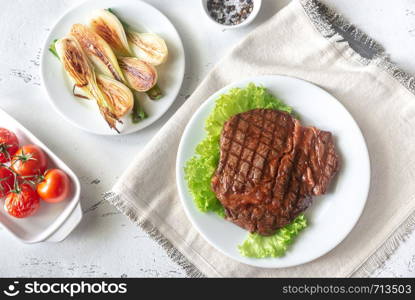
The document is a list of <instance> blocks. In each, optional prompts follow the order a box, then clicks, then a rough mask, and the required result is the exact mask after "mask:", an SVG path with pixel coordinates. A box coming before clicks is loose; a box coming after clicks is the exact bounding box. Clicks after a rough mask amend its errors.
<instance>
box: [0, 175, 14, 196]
mask: <svg viewBox="0 0 415 300" xmlns="http://www.w3.org/2000/svg"><path fill="white" fill-rule="evenodd" d="M13 188H14V175H13V173H12V172H11V171H10V170H9V169H7V168H6V167H0V198H3V197H5V196H6V195H7V194H8V193H9V192H10V191H11V190H12V189H13Z"/></svg>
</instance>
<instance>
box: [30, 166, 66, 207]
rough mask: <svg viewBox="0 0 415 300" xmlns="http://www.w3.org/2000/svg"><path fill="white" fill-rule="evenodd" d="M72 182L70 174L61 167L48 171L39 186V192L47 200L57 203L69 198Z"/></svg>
mask: <svg viewBox="0 0 415 300" xmlns="http://www.w3.org/2000/svg"><path fill="white" fill-rule="evenodd" d="M70 191H71V183H70V180H69V177H68V175H66V173H65V172H63V171H62V170H59V169H51V170H48V171H46V173H45V175H44V176H43V180H42V181H41V182H40V183H39V184H38V186H37V193H38V194H39V196H40V198H42V199H43V200H45V201H46V202H50V203H56V202H61V201H63V200H65V199H66V198H68V196H69V193H70Z"/></svg>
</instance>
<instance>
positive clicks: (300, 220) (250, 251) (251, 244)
mask: <svg viewBox="0 0 415 300" xmlns="http://www.w3.org/2000/svg"><path fill="white" fill-rule="evenodd" d="M306 227H307V220H306V218H305V217H304V215H300V216H298V217H297V218H296V219H295V220H294V221H292V222H291V224H289V225H287V226H285V227H284V228H281V229H278V230H277V232H276V233H275V234H274V235H271V236H262V235H259V234H257V233H250V234H249V235H248V238H247V239H246V240H245V241H244V242H243V243H242V245H240V246H238V249H239V252H240V253H241V254H242V255H243V256H246V257H252V258H265V257H280V256H283V255H284V254H285V252H286V251H287V249H288V246H289V245H290V244H292V243H293V241H294V239H295V237H296V236H297V235H298V234H299V232H300V231H301V230H303V229H304V228H306Z"/></svg>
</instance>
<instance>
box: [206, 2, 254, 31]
mask: <svg viewBox="0 0 415 300" xmlns="http://www.w3.org/2000/svg"><path fill="white" fill-rule="evenodd" d="M207 2H208V0H200V3H201V5H202V10H203V13H204V15H205V16H206V17H207V18H208V19H209V20H210V21H211V22H212V23H213V24H215V25H216V26H218V27H220V28H222V29H236V28H240V27H243V26H246V25H248V24H250V23H251V22H252V21H253V20H255V18H256V17H257V15H258V13H259V11H260V10H261V5H262V0H252V2H253V3H254V7H253V9H252V12H251V13H250V14H249V16H248V17H247V18H246V19H245V20H244V21H243V22H241V23H240V24H237V25H225V24H221V23H219V22H217V21H216V20H214V19H213V18H212V17H211V16H210V13H209V11H208V8H207Z"/></svg>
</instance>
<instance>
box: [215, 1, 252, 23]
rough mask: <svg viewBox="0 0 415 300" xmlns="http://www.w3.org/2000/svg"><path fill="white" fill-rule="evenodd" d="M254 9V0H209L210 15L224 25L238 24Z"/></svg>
mask: <svg viewBox="0 0 415 300" xmlns="http://www.w3.org/2000/svg"><path fill="white" fill-rule="evenodd" d="M253 9H254V3H253V1H252V0H208V1H207V10H208V12H209V14H210V16H211V17H212V18H213V19H214V20H215V21H216V22H218V23H220V24H223V25H238V24H240V23H242V22H243V21H245V20H246V19H247V18H248V17H249V15H250V14H251V13H252V10H253Z"/></svg>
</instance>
